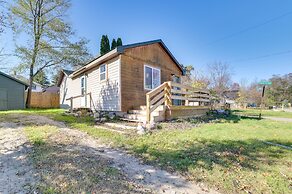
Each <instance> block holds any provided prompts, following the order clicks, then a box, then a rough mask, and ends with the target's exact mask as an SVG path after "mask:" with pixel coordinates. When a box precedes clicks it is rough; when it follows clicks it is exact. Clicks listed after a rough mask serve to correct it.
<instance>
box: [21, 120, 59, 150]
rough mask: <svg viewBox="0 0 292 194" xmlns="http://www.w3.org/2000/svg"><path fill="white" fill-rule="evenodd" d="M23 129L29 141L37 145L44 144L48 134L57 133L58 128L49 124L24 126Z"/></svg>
mask: <svg viewBox="0 0 292 194" xmlns="http://www.w3.org/2000/svg"><path fill="white" fill-rule="evenodd" d="M24 131H25V134H26V135H27V137H28V139H29V140H30V142H31V143H32V144H34V145H38V146H39V145H43V144H45V142H46V140H47V138H48V137H49V136H50V135H53V134H55V133H57V132H58V128H57V127H55V126H50V125H44V126H27V127H25V128H24Z"/></svg>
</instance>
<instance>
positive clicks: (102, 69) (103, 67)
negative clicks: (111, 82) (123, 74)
mask: <svg viewBox="0 0 292 194" xmlns="http://www.w3.org/2000/svg"><path fill="white" fill-rule="evenodd" d="M99 77H100V81H103V80H105V79H106V64H103V65H101V66H100V68H99Z"/></svg>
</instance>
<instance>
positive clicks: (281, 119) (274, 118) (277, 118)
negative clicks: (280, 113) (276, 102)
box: [263, 117, 292, 122]
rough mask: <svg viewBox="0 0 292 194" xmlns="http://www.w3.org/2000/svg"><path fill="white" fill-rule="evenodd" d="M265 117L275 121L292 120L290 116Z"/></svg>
mask: <svg viewBox="0 0 292 194" xmlns="http://www.w3.org/2000/svg"><path fill="white" fill-rule="evenodd" d="M263 118H264V119H270V120H274V121H285V122H292V119H289V118H281V117H263Z"/></svg>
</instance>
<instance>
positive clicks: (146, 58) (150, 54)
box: [121, 43, 182, 112]
mask: <svg viewBox="0 0 292 194" xmlns="http://www.w3.org/2000/svg"><path fill="white" fill-rule="evenodd" d="M144 65H149V66H152V67H155V68H159V69H160V70H161V83H163V82H165V81H171V79H172V74H175V75H177V76H182V72H181V70H180V69H179V67H178V66H177V65H176V64H175V62H174V61H173V60H172V59H171V57H170V56H169V55H168V54H167V53H166V52H165V51H164V49H163V48H162V47H161V46H160V45H159V44H158V43H156V44H151V45H146V46H140V47H135V48H130V49H126V50H125V52H124V53H123V54H122V55H121V83H122V84H121V103H122V111H123V112H126V111H128V110H131V109H135V108H138V107H139V106H141V105H146V93H147V92H149V90H145V89H144Z"/></svg>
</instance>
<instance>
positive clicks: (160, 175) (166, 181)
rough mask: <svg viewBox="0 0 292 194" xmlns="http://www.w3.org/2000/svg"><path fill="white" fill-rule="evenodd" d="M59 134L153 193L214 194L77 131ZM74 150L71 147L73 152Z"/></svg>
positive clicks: (66, 130) (66, 129)
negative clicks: (106, 159) (106, 161)
mask: <svg viewBox="0 0 292 194" xmlns="http://www.w3.org/2000/svg"><path fill="white" fill-rule="evenodd" d="M61 132H62V133H64V134H66V135H67V137H70V138H72V139H74V141H76V143H78V144H79V146H81V147H83V148H84V147H85V148H87V149H86V150H83V151H84V152H88V153H90V152H91V154H93V155H100V156H103V157H105V158H109V159H110V160H111V161H112V163H111V165H112V166H113V167H115V168H117V169H119V170H121V171H122V172H123V173H124V174H125V175H126V176H127V177H128V178H129V179H130V180H131V181H132V182H134V183H136V184H138V185H140V187H141V186H142V187H144V188H148V189H150V190H152V191H153V192H154V193H216V192H215V191H212V190H208V189H206V188H205V186H204V185H197V184H194V183H191V182H188V181H186V180H185V179H184V178H183V177H181V176H179V175H176V174H170V173H168V172H166V171H164V170H160V169H158V168H155V167H153V166H150V165H146V164H143V162H142V161H141V160H139V159H137V158H135V157H133V156H131V155H129V154H128V153H126V152H124V151H122V150H118V149H112V148H110V147H108V146H106V145H103V144H102V143H100V142H99V141H98V140H97V139H95V138H93V137H91V136H89V135H87V134H85V133H83V132H80V131H78V130H74V129H69V128H62V129H61ZM59 137H62V136H59ZM76 148H77V147H75V146H74V147H72V149H74V150H75V149H76ZM79 148H80V147H79ZM79 148H78V149H79Z"/></svg>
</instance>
